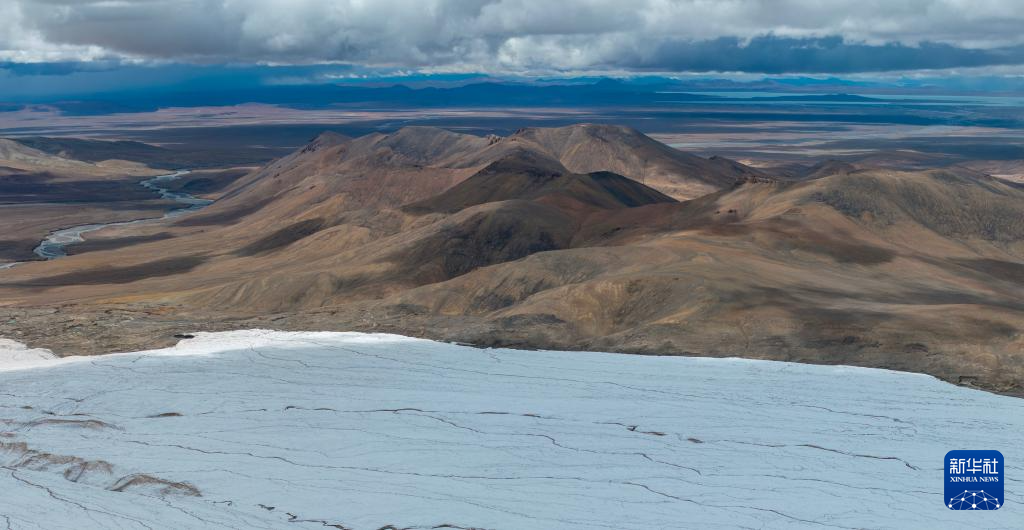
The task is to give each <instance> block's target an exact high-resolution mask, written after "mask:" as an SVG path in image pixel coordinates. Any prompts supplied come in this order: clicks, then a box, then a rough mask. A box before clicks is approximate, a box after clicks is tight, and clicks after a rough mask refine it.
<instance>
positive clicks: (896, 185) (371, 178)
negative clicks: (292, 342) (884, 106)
mask: <svg viewBox="0 0 1024 530" xmlns="http://www.w3.org/2000/svg"><path fill="white" fill-rule="evenodd" d="M832 166H834V165H832ZM823 167H824V166H823ZM817 169H821V171H820V172H819V171H817ZM809 173H818V175H813V174H808V175H807V176H806V177H805V179H804V180H800V181H792V180H790V181H787V182H775V181H772V180H771V179H770V178H766V177H765V176H764V175H762V174H760V173H758V172H755V171H753V170H748V169H747V168H746V167H745V166H742V165H741V164H737V163H734V162H731V161H728V160H726V159H721V158H716V159H704V158H700V157H695V156H692V155H688V154H685V153H680V152H678V151H675V150H673V149H671V148H669V147H667V146H664V145H661V144H658V143H657V142H654V141H653V140H650V139H649V138H647V137H645V136H643V135H640V134H639V133H636V132H635V131H632V130H630V129H625V128H619V127H607V126H591V125H580V126H573V127H565V128H559V129H550V130H545V129H527V130H523V131H519V132H517V133H516V134H514V135H512V136H510V137H506V138H499V137H477V136H472V135H463V134H457V133H451V132H448V131H441V130H438V129H431V128H419V127H417V128H406V129H402V130H400V131H398V132H395V133H392V134H388V135H385V134H372V135H369V136H365V137H361V138H355V139H352V138H347V137H343V136H338V135H333V134H328V135H322V136H320V137H319V138H317V139H316V140H314V141H313V142H312V143H310V144H309V145H308V146H306V147H304V148H303V149H301V150H299V151H297V152H295V153H293V154H291V155H289V156H287V157H285V158H282V159H280V160H278V161H275V162H273V163H271V164H268V165H267V166H266V167H264V168H261V169H260V170H258V171H255V172H252V173H250V174H249V175H247V176H245V177H243V178H241V179H239V180H237V181H235V182H234V183H233V184H232V185H231V186H230V187H229V188H228V189H226V190H225V191H224V194H223V197H222V198H221V199H220V200H218V201H217V202H216V203H215V204H214V205H213V206H211V207H209V208H208V209H207V210H204V211H202V212H200V213H198V214H195V215H192V216H188V217H184V218H181V219H179V220H177V221H175V222H173V223H171V224H169V225H157V226H154V227H150V228H148V230H150V231H151V232H152V233H151V234H150V237H151V238H153V239H152V240H151V241H147V242H140V243H139V244H135V245H132V246H130V247H125V248H118V249H111V250H97V251H94V252H88V253H85V254H82V255H80V256H72V257H69V258H66V259H62V260H57V261H55V262H50V263H45V264H31V265H26V266H24V267H19V268H16V269H13V270H10V271H5V272H3V273H2V276H0V295H2V297H3V299H4V300H6V304H7V306H8V309H7V310H8V312H9V313H10V314H11V315H12V316H13V318H14V319H15V320H14V321H8V323H7V324H0V333H3V334H8V333H10V332H12V331H14V330H15V329H16V330H18V331H21V333H22V334H21V336H22V337H24V338H26V339H28V340H30V342H32V343H33V345H44V346H48V347H57V349H58V350H60V349H61V348H65V349H67V348H68V344H69V343H68V340H69V339H70V338H74V339H76V340H81V341H82V342H83V343H85V344H86V345H87V346H86V347H91V348H92V349H94V350H95V351H106V350H110V349H121V348H123V347H125V340H126V339H120V338H118V337H119V336H118V335H117V333H116V332H115V331H114V330H116V326H117V324H116V322H124V320H123V319H122V320H116V321H115V319H114V317H111V316H109V315H112V314H114V315H116V314H117V313H116V312H117V311H124V312H126V313H127V314H130V315H131V316H132V320H131V322H132V323H131V324H130V325H131V326H135V327H134V328H133V329H135V330H136V334H137V335H136V336H139V337H143V338H142V339H139V340H140V341H142V342H145V341H159V340H170V339H169V338H167V337H170V336H172V335H173V333H181V332H185V331H189V330H193V329H199V328H208V329H224V328H231V327H253V326H264V327H266V326H269V327H277V328H285V329H338V330H351V329H356V330H377V331H388V332H398V333H405V334H413V335H419V336H427V337H432V338H440V339H446V340H459V341H467V342H473V343H478V344H483V345H506V346H519V347H542V348H559V349H591V350H609V351H625V352H633V353H645V354H662V355H671V354H688V355H709V356H744V357H753V358H767V359H777V360H791V361H801V362H815V363H833V364H851V365H860V366H874V367H886V368H893V369H899V370H912V371H917V372H924V373H929V374H933V375H936V376H939V377H942V378H944V379H946V380H949V381H952V382H955V383H961V384H972V385H976V386H980V387H983V388H987V389H990V390H996V391H1002V392H1009V393H1018V394H1019V393H1024V336H1022V333H1024V331H1022V330H1024V303H1022V302H1021V300H1024V275H1022V273H1024V190H1022V189H1021V187H1019V186H1016V185H1014V184H1012V183H1009V182H1006V181H1002V180H999V179H994V178H990V177H986V176H984V175H982V174H979V173H977V172H974V171H968V170H963V171H960V170H943V171H919V172H898V171H887V170H858V169H856V168H854V167H849V166H842V167H828V168H824V169H823V168H816V170H815V171H812V172H809ZM655 177H656V178H655ZM684 188H685V189H687V190H691V191H696V190H698V189H700V190H702V191H701V192H700V196H699V197H695V198H691V199H689V200H682V201H680V200H679V199H681V198H686V195H685V194H684V193H682V191H681V190H683V189H684ZM145 235H146V234H136V236H139V237H142V236H145ZM112 264H116V267H117V270H124V271H128V272H130V274H129V275H128V277H127V280H128V281H127V282H125V281H124V280H125V279H123V278H122V279H121V280H119V282H118V283H115V282H114V281H113V280H112V279H110V278H109V271H107V272H101V271H103V270H104V267H110V266H111V265H112ZM54 306H60V307H62V309H61V312H62V313H65V314H66V313H70V314H72V315H81V316H82V318H88V319H91V320H89V322H90V323H91V324H90V325H91V326H93V327H92V328H90V329H93V330H94V332H93V334H92V335H91V336H83V335H82V333H83V332H82V328H81V327H67V328H64V327H62V325H56V326H55V325H54V322H55V321H56V320H55V317H53V316H52V313H47V312H46V311H47V309H46V308H49V307H54ZM111 311H114V313H111ZM48 315H50V316H48ZM0 320H2V319H0ZM68 321H71V322H74V321H75V319H71V320H64V321H61V322H68ZM10 322H16V323H14V324H12V323H10ZM47 326H50V327H47ZM172 332H173V333H172ZM145 343H147V344H148V342H145ZM76 347H80V345H76Z"/></svg>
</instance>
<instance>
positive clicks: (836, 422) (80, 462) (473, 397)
mask: <svg viewBox="0 0 1024 530" xmlns="http://www.w3.org/2000/svg"><path fill="white" fill-rule="evenodd" d="M1022 438H1024V401H1022V400H1020V399H1017V398H1012V397H1006V396H999V395H994V394H989V393H985V392H981V391H977V390H972V389H969V388H962V387H957V386H954V385H950V384H947V383H943V382H941V381H938V380H936V379H934V378H931V377H928V376H924V375H918V374H909V373H900V372H893V371H887V370H877V369H866V368H853V367H843V366H811V365H802V364H793V363H783V362H772V361H757V360H743V359H705V358H684V357H647V356H634V355H622V354H611V353H596V352H552V351H521V350H509V349H483V348H475V347H471V346H463V345H456V344H448V343H439V342H433V341H428V340H422V339H413V338H408V337H402V336H397V335H384V334H362V333H334V332H331V333H328V332H279V331H267V330H248V331H235V332H223V333H197V334H196V335H195V337H194V338H191V339H186V340H182V341H181V342H180V343H178V344H177V345H176V346H174V347H170V348H166V349H160V350H152V351H145V352H135V353H123V354H114V355H106V356H100V357H66V358H60V359H58V358H55V357H53V356H52V355H49V354H48V352H46V351H45V350H32V349H28V348H25V347H23V346H21V345H20V344H17V343H15V342H13V341H6V340H5V341H0V529H2V528H8V529H35V528H42V529H47V530H54V529H64V528H66V529H83V528H97V529H102V528H117V529H120V528H142V529H164V528H167V529H182V528H238V529H242V528H246V529H248V528H292V529H301V528H310V529H314V528H338V529H353V530H355V529H360V530H361V529H369V530H395V529H431V528H435V529H440V528H448V529H459V528H462V529H469V528H475V529H485V528H486V529H498V528H524V529H547V528H566V529H599V528H609V529H632V528H636V529H652V528H699V529H714V528H960V527H962V528H976V527H984V528H1022V527H1024V506H1022V501H1024V498H1022V494H1024V491H1022V483H1021V480H1022V478H1024V471H1022V467H1021V465H1020V462H1021V461H1022V459H1024V450H1022V447H1021V446H1022V444H1021V440H1022ZM951 449H997V450H999V451H1001V452H1002V453H1003V455H1004V457H1005V461H1006V470H1007V471H1006V474H1007V477H1006V480H1007V482H1006V483H1005V488H1006V497H1007V498H1006V499H1003V500H1002V502H1003V503H1004V506H1003V507H1002V508H1001V509H999V510H996V511H989V512H956V511H951V510H948V509H947V508H946V507H945V502H944V499H943V471H944V469H943V464H944V462H943V457H944V455H945V453H946V452H947V451H949V450H951Z"/></svg>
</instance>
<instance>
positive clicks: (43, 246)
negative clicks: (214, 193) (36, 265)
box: [0, 169, 213, 269]
mask: <svg viewBox="0 0 1024 530" xmlns="http://www.w3.org/2000/svg"><path fill="white" fill-rule="evenodd" d="M188 173H189V170H187V169H183V170H180V171H175V172H174V173H168V174H166V175H158V176H155V177H153V178H150V179H146V180H144V181H142V182H140V183H139V184H140V185H141V186H143V187H145V188H149V189H151V190H153V191H155V192H157V193H159V194H160V198H162V199H167V200H172V201H175V202H177V203H180V204H182V205H183V206H182V207H181V208H175V209H173V210H171V211H169V212H167V213H165V214H164V215H163V216H161V217H149V218H145V219H135V220H133V221H118V222H113V223H93V224H87V225H78V226H72V227H70V228H62V229H60V230H55V231H53V232H51V233H50V235H48V236H46V239H44V240H43V241H42V242H40V243H39V246H37V247H36V248H35V250H34V251H33V252H35V253H36V255H37V256H39V257H41V258H44V259H48V260H50V259H57V258H63V257H64V256H67V255H68V254H67V247H68V245H73V244H75V243H81V242H83V241H85V238H84V237H83V235H84V234H87V233H89V232H95V231H97V230H102V229H104V228H107V227H111V226H128V225H136V224H142V223H151V222H154V221H160V220H164V219H172V218H175V217H179V216H182V215H184V214H186V213H189V212H193V211H196V210H198V209H200V208H203V207H205V206H206V205H208V204H210V203H211V202H213V201H211V200H208V199H200V198H198V197H194V196H192V195H190V194H188V193H182V192H177V191H170V190H168V189H166V188H164V187H162V186H161V184H164V183H167V182H170V181H172V180H176V179H178V178H181V177H182V176H183V175H187V174H188ZM18 263H20V262H15V263H3V264H0V269H9V268H11V267H13V266H15V265H17V264H18Z"/></svg>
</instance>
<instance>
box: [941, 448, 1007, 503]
mask: <svg viewBox="0 0 1024 530" xmlns="http://www.w3.org/2000/svg"><path fill="white" fill-rule="evenodd" d="M944 467H945V468H946V507H947V508H949V509H950V510H998V509H999V508H1001V507H1002V506H1003V484H1004V482H1005V479H1006V477H1004V476H1003V473H1004V470H1005V469H1006V464H1005V462H1003V454H1002V453H1000V452H999V451H950V452H948V453H946V461H945V466H944Z"/></svg>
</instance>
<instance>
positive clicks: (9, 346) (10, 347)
mask: <svg viewBox="0 0 1024 530" xmlns="http://www.w3.org/2000/svg"><path fill="white" fill-rule="evenodd" d="M55 359H57V356H56V355H54V354H53V352H52V351H50V350H45V349H42V348H29V347H28V346H25V345H24V344H22V343H20V342H17V341H13V340H11V339H3V338H0V371H4V370H14V369H18V368H29V367H32V366H48V365H49V364H50V363H52V362H53V360H55ZM0 381H2V380H0Z"/></svg>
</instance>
